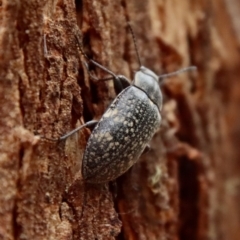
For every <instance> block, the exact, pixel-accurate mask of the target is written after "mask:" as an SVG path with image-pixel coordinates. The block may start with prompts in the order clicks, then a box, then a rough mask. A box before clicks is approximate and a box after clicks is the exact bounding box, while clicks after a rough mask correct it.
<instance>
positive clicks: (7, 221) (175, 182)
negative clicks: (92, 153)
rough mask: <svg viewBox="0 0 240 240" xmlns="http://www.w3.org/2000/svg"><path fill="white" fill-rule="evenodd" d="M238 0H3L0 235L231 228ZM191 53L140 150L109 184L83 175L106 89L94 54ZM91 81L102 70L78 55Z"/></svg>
mask: <svg viewBox="0 0 240 240" xmlns="http://www.w3.org/2000/svg"><path fill="white" fill-rule="evenodd" d="M239 16H240V4H239V1H238V0H228V1H226V0H218V1H213V0H210V1H207V0H203V1H200V0H197V1H186V0H185V1H184V0H183V1H173V0H169V1H161V0H155V1H154V0H149V1H139V0H129V1H125V0H123V1H120V0H116V1H110V0H108V1H107V0H105V1H104V0H98V1H97V0H91V1H90V0H83V1H80V0H76V1H75V2H74V1H73V0H58V1H50V0H45V1H40V0H22V1H18V0H2V1H0V27H1V28H0V29H1V32H0V116H1V118H0V187H1V188H0V239H21V240H23V239H36V240H37V239H62V240H63V239H89V240H91V239H184V240H187V239H191V240H194V239H199V240H200V239H209V240H215V239H216V240H217V239H223V240H225V239H226V240H228V239H232V240H238V239H240V234H239V223H240V208H239V201H240V190H239V189H240V178H239V176H240V164H239V159H240V151H239V145H240V121H239V120H240V111H239V105H240V81H239V76H240V54H239V47H240V34H239V33H240V29H239V24H238V23H239V21H240V17H239ZM128 21H130V22H131V25H132V27H133V30H134V32H135V36H136V42H137V46H138V51H139V53H140V58H141V63H142V64H143V65H144V66H146V67H147V68H149V69H151V70H153V71H154V72H156V73H157V74H159V75H160V74H162V73H167V72H171V71H175V70H178V69H180V68H181V67H186V66H190V65H196V66H197V67H198V70H197V72H187V73H184V74H179V75H176V76H174V77H172V78H169V79H168V80H166V81H165V82H164V84H163V85H162V86H161V88H162V91H163V94H164V106H163V109H162V112H161V115H162V123H161V126H160V130H159V131H158V132H157V133H156V134H155V136H154V137H153V139H152V141H151V143H150V146H151V148H150V151H149V152H147V153H145V154H144V155H142V157H141V158H140V159H139V161H138V162H137V163H136V164H135V165H134V166H133V167H132V168H131V169H130V170H129V171H128V172H126V173H125V174H124V175H123V176H121V177H119V178H118V179H117V180H116V182H115V183H114V184H101V185H92V184H85V183H83V181H82V177H81V164H82V156H83V153H84V149H85V147H86V143H87V139H88V137H89V135H90V134H91V130H89V129H84V130H82V131H80V132H79V133H78V134H75V135H73V136H71V137H69V138H68V139H67V140H66V141H62V142H54V141H49V140H47V139H43V138H41V137H39V136H44V137H46V138H58V137H60V136H61V135H63V134H65V133H67V132H69V131H70V130H72V129H74V128H75V127H76V126H78V125H81V124H83V123H84V122H87V121H89V120H92V119H100V117H101V116H102V114H103V113H104V111H105V110H106V108H107V107H108V106H109V104H110V103H111V102H112V101H113V99H114V98H115V97H116V94H115V92H114V88H113V83H112V82H111V81H107V82H106V81H104V82H103V81H99V82H97V81H94V80H93V79H91V78H90V76H89V73H88V71H87V69H86V67H85V64H84V61H86V59H84V57H83V56H82V55H81V53H80V51H79V46H78V43H77V40H76V39H77V38H79V39H80V40H81V44H82V45H83V48H84V51H85V52H86V54H87V55H88V56H89V57H90V58H91V59H94V60H96V61H97V62H99V63H100V64H102V65H103V66H105V67H106V68H108V69H110V70H111V71H112V72H114V73H115V74H121V75H125V76H127V77H128V78H129V79H133V77H134V71H135V70H137V69H138V68H139V65H138V60H137V57H136V52H135V49H134V42H133V39H132V37H131V34H130V33H129V31H128V28H127V22H128ZM89 67H90V70H91V73H92V74H94V75H95V76H97V78H99V79H101V78H104V77H105V76H106V73H104V72H103V71H102V70H100V69H97V68H95V67H94V66H89Z"/></svg>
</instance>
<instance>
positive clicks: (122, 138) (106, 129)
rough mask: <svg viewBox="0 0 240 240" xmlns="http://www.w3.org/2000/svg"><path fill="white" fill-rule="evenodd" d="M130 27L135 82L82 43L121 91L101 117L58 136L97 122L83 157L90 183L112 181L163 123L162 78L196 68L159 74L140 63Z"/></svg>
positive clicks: (84, 169) (116, 88) (136, 156)
mask: <svg viewBox="0 0 240 240" xmlns="http://www.w3.org/2000/svg"><path fill="white" fill-rule="evenodd" d="M129 28H130V30H131V33H132V37H133V40H134V46H135V50H136V53H137V57H138V61H139V65H140V67H139V70H138V71H137V72H136V73H135V76H134V79H133V82H132V83H131V82H130V81H129V80H128V79H127V78H126V77H125V76H123V75H115V74H114V73H113V72H111V71H110V70H108V69H107V68H105V67H104V66H102V65H101V64H99V63H97V62H96V61H94V60H92V59H89V58H88V57H87V56H86V54H85V53H84V51H83V50H82V48H81V47H80V50H81V52H82V54H83V55H84V56H85V58H86V59H87V60H88V62H90V63H92V64H94V65H95V66H97V67H99V68H101V69H102V70H104V71H105V72H107V73H109V74H110V75H111V76H112V77H111V79H113V82H114V88H115V91H116V92H117V93H119V94H118V95H117V97H116V98H115V100H114V101H113V102H112V103H111V104H110V106H109V107H108V109H107V110H106V111H105V113H104V114H103V115H102V117H101V119H100V120H99V121H97V120H92V121H89V122H87V123H85V124H83V125H81V126H80V127H78V128H76V129H74V130H73V131H71V132H69V133H67V134H66V135H64V136H62V137H60V138H59V139H58V140H64V139H66V138H67V137H69V136H70V135H72V134H73V133H75V132H77V131H79V130H80V129H82V128H84V127H89V126H92V125H95V127H94V129H93V131H92V133H91V135H90V137H89V139H88V142H87V146H86V149H85V151H84V155H83V159H82V177H83V180H84V181H86V182H89V183H106V182H109V181H112V180H114V179H116V178H117V177H119V176H120V175H122V174H123V173H125V172H126V171H127V170H128V169H129V168H130V167H132V166H133V164H134V163H135V162H136V161H137V160H138V158H139V157H140V155H141V154H142V153H143V151H144V149H145V148H146V147H147V144H148V143H149V141H150V140H151V139H152V137H153V135H154V134H155V132H156V131H157V130H158V128H159V126H160V123H161V110H162V102H163V100H162V92H161V89H160V86H159V82H160V81H161V80H162V79H164V78H166V77H170V76H172V75H175V74H178V73H179V72H182V71H186V70H192V69H195V67H188V68H185V69H182V70H180V71H177V72H173V73H170V74H165V75H161V76H158V75H156V74H155V73H154V72H153V71H151V70H150V69H148V68H146V67H144V66H142V65H141V61H140V57H139V53H138V50H137V45H136V40H135V36H134V33H133V31H132V28H131V27H130V25H129ZM77 40H78V39H77ZM79 46H81V45H80V44H79ZM109 79H110V78H108V79H105V80H109Z"/></svg>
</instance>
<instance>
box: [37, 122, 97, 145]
mask: <svg viewBox="0 0 240 240" xmlns="http://www.w3.org/2000/svg"><path fill="white" fill-rule="evenodd" d="M97 123H98V121H97V120H92V121H89V122H86V123H85V124H83V125H81V126H79V127H77V128H75V129H73V130H72V131H70V132H68V133H66V134H65V135H63V136H61V137H60V138H46V137H43V136H41V138H43V139H46V140H50V141H56V142H57V141H63V140H65V139H67V138H68V137H70V136H71V135H73V134H74V133H76V132H78V131H79V130H81V129H82V128H84V127H91V126H93V125H96V124H97Z"/></svg>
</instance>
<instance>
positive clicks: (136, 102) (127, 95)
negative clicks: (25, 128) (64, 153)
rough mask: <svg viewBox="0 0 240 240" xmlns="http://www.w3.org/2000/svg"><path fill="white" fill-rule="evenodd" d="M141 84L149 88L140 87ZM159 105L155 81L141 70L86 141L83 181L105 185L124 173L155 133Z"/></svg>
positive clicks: (160, 102)
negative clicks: (146, 82) (104, 183)
mask: <svg viewBox="0 0 240 240" xmlns="http://www.w3.org/2000/svg"><path fill="white" fill-rule="evenodd" d="M144 71H146V72H148V74H149V75H145V73H144ZM145 78H146V79H145ZM143 81H148V83H149V84H150V86H147V85H146V84H145V83H144V86H142V84H143ZM145 85H146V86H145ZM142 88H145V91H144V90H143V89H142ZM147 88H149V89H151V92H150V93H149V94H148V91H147ZM155 88H156V89H155ZM152 93H154V94H152ZM161 105H162V97H161V92H160V89H159V86H158V77H157V76H156V75H155V74H154V73H153V72H151V71H150V70H148V69H146V68H143V67H142V68H141V69H140V71H138V72H137V73H136V75H135V79H134V83H133V85H131V86H129V87H127V88H125V89H124V90H123V91H122V92H121V93H120V94H119V95H118V96H117V97H116V99H115V100H114V101H113V103H112V104H111V105H110V106H109V108H108V109H107V111H106V112H105V113H104V114H103V116H102V118H101V119H100V121H99V122H98V124H97V125H96V127H95V128H94V130H93V132H92V134H91V136H90V137H89V140H88V143H87V147H86V150H85V153H84V156H83V164H82V175H83V178H84V179H85V181H88V182H92V183H102V182H108V181H111V180H114V179H115V178H117V177H119V176H120V175H122V174H123V173H124V172H126V171H127V170H128V169H129V168H130V167H131V166H132V165H133V164H134V163H135V162H136V161H137V160H138V158H139V156H140V155H141V153H142V152H143V150H144V149H145V147H146V145H147V143H148V142H149V141H150V140H151V138H152V136H153V134H154V133H155V132H156V130H157V129H158V127H159V125H160V121H161V115H160V111H159V110H160V109H161Z"/></svg>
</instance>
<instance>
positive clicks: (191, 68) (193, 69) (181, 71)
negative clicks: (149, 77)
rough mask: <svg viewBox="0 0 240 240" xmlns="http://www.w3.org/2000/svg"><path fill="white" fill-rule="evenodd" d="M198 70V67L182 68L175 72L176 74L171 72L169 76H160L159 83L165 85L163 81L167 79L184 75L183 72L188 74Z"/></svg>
mask: <svg viewBox="0 0 240 240" xmlns="http://www.w3.org/2000/svg"><path fill="white" fill-rule="evenodd" d="M196 70H197V67H196V66H190V67H186V68H182V69H180V70H178V71H175V72H171V73H167V74H163V75H160V76H159V81H160V83H161V84H162V83H163V80H164V79H165V78H169V77H173V76H175V75H178V74H180V73H183V72H187V71H196Z"/></svg>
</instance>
